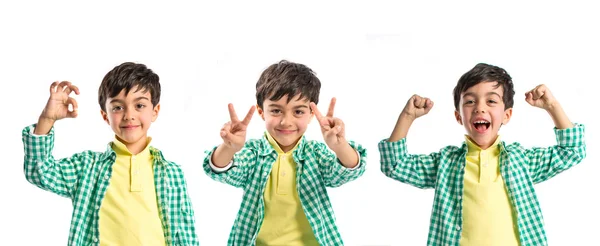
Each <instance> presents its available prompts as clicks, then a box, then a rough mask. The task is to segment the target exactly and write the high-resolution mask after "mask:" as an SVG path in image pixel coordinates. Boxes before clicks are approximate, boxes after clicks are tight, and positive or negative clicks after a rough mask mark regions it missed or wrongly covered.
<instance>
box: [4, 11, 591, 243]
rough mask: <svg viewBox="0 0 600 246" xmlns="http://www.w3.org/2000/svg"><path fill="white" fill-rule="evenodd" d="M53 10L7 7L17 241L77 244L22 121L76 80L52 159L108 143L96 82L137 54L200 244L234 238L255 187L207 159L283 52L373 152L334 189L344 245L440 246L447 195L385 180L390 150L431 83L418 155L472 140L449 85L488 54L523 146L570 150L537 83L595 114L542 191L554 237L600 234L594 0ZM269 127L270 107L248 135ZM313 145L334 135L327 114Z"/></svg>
mask: <svg viewBox="0 0 600 246" xmlns="http://www.w3.org/2000/svg"><path fill="white" fill-rule="evenodd" d="M49 2H50V1H49ZM49 2H48V3H47V2H42V1H39V2H37V3H31V2H21V3H18V4H14V3H11V4H9V3H7V2H4V1H3V2H2V3H1V4H0V78H1V81H2V84H3V86H2V88H3V90H2V97H0V100H1V105H2V115H1V116H0V117H1V118H0V119H1V123H0V124H1V127H0V133H1V135H0V137H1V140H2V141H1V144H2V146H1V148H0V149H1V153H2V164H3V165H2V166H3V168H2V169H1V171H0V189H1V190H0V191H1V194H2V195H1V198H0V199H1V202H0V213H1V216H0V218H1V219H0V223H1V224H2V226H3V229H2V230H0V235H1V236H0V238H2V243H0V244H2V245H65V244H66V242H67V237H68V230H69V225H70V220H71V211H72V209H71V202H70V200H68V199H65V198H61V197H59V196H57V195H54V194H51V193H49V192H46V191H43V190H41V189H38V188H36V187H35V186H33V185H31V184H29V183H28V182H27V181H26V180H25V177H24V175H23V164H22V163H23V147H22V142H21V130H22V129H23V127H25V126H27V125H29V124H32V123H35V122H36V120H37V117H38V116H39V114H40V112H41V110H42V109H43V107H44V105H45V102H46V100H47V98H48V96H49V94H48V88H49V85H50V83H52V82H53V81H55V80H69V81H71V82H73V83H74V84H76V85H77V86H79V88H80V89H81V95H80V96H77V97H76V99H77V100H78V102H79V113H80V114H79V117H78V118H77V119H66V120H62V121H60V122H58V123H57V124H56V143H55V146H56V148H55V151H54V155H55V157H66V156H69V155H71V154H74V153H76V152H80V151H83V150H88V149H92V150H98V151H102V150H104V148H105V146H106V143H108V141H110V140H112V137H113V134H112V132H111V130H110V127H109V126H108V125H107V124H106V123H104V122H103V121H102V119H101V116H100V113H99V112H100V108H99V105H98V103H97V91H98V86H99V85H100V82H101V80H102V78H103V76H104V75H105V74H106V73H107V72H108V71H109V70H110V69H112V68H113V67H114V66H116V65H118V64H120V63H122V62H125V61H134V62H141V63H144V64H146V65H148V66H149V67H150V68H151V69H153V70H154V71H155V72H156V73H157V74H158V75H159V76H160V79H161V80H160V81H161V84H162V87H163V90H162V93H163V96H162V98H161V104H162V108H161V109H162V110H161V112H160V116H159V118H158V120H157V121H156V123H154V124H153V126H152V128H151V129H150V132H149V135H151V136H152V137H153V138H154V140H153V145H154V146H156V147H158V148H160V149H161V150H163V152H164V153H165V156H166V158H167V159H169V160H173V161H175V162H177V163H179V164H181V165H182V166H183V168H184V170H185V173H186V178H187V181H188V186H189V191H190V193H191V197H192V202H193V206H194V209H195V212H196V219H197V226H198V235H199V238H200V240H201V244H203V245H225V244H226V240H227V237H228V234H229V231H230V229H231V226H232V224H233V221H234V218H235V215H236V213H237V210H238V207H239V203H240V201H241V196H242V190H239V189H235V188H233V187H229V186H226V185H224V184H220V183H217V182H215V181H212V180H210V179H209V178H208V177H207V176H206V174H205V173H204V172H203V171H202V168H201V162H202V159H203V157H204V155H203V151H204V150H206V149H209V148H211V147H212V146H214V145H217V144H219V143H220V138H219V136H218V132H219V129H220V127H221V125H222V124H223V123H225V122H226V121H227V120H228V112H227V103H229V102H232V103H234V105H235V107H236V109H237V111H238V112H239V113H240V114H243V113H245V112H247V111H246V110H247V109H248V108H249V107H250V106H251V105H253V104H254V103H255V97H254V93H255V87H254V86H255V83H256V81H257V80H258V77H259V75H260V73H261V72H262V70H263V69H265V68H266V67H267V66H268V65H270V64H272V63H275V62H277V61H279V60H281V59H289V60H291V61H294V62H299V63H303V64H306V65H308V66H309V67H310V68H312V69H313V70H314V71H315V72H316V73H317V75H318V76H319V78H320V79H321V81H322V90H321V102H322V103H321V104H320V108H321V109H322V111H325V110H326V108H327V104H328V102H329V100H330V98H331V97H333V96H335V97H337V98H338V104H337V107H336V115H337V117H340V118H341V119H342V120H344V121H345V123H346V126H347V135H348V136H349V138H350V139H353V140H355V141H357V142H359V143H362V144H363V145H364V146H365V147H366V148H367V149H368V164H367V165H368V166H367V171H366V173H365V175H364V176H363V177H361V178H359V179H358V180H356V181H354V182H351V183H348V184H347V185H344V186H342V187H340V188H335V189H329V195H330V197H331V200H332V203H333V207H334V210H335V213H336V217H337V224H338V226H339V229H340V231H341V234H342V236H343V238H344V240H345V243H346V244H347V245H424V244H425V243H426V240H427V232H428V228H429V216H430V211H431V204H432V200H433V190H420V189H417V188H413V187H411V186H408V185H405V184H402V183H399V182H397V181H394V180H391V179H389V178H387V177H385V176H384V175H383V174H382V173H381V172H380V171H379V153H378V150H377V143H378V141H380V140H381V139H383V138H387V137H388V136H389V134H390V133H391V130H392V128H393V126H394V124H395V122H396V118H397V116H398V113H399V112H400V111H401V110H402V108H403V107H404V105H405V102H406V100H407V99H408V98H409V97H410V96H411V95H412V94H415V93H417V94H420V95H423V96H427V97H430V98H432V99H433V100H434V102H435V106H434V108H433V110H432V111H431V112H430V113H429V115H427V116H425V117H422V118H420V119H418V120H417V121H416V122H415V123H414V124H413V127H412V128H411V131H410V133H409V135H408V139H409V151H410V152H412V153H429V152H433V151H437V150H439V149H440V148H442V147H444V146H446V145H458V144H460V143H461V141H462V140H463V135H464V133H465V132H464V128H462V126H460V125H459V124H457V123H456V122H455V120H454V116H453V115H454V114H453V101H452V89H453V88H454V86H455V84H456V81H457V80H458V78H459V77H460V76H461V75H462V74H463V73H465V72H466V71H468V70H469V69H471V68H472V67H473V66H474V65H475V64H476V63H478V62H486V63H490V64H494V65H498V66H501V67H503V68H505V69H506V70H507V71H508V72H509V73H510V74H511V75H512V77H513V80H514V83H515V90H516V96H515V106H514V111H513V112H514V113H513V118H512V120H511V122H510V123H509V124H508V125H507V126H505V127H504V128H503V129H502V130H501V132H500V133H501V135H502V138H503V140H505V141H507V142H513V141H519V142H521V143H522V144H523V145H525V146H526V147H533V146H548V145H553V144H554V143H555V140H554V134H553V131H552V128H553V123H552V120H551V119H550V117H549V116H548V115H547V114H546V113H545V112H544V111H543V110H541V109H537V108H533V107H531V106H529V105H528V104H527V103H526V102H525V101H524V98H525V97H524V93H525V92H526V91H527V90H529V89H531V88H533V87H535V86H536V85H538V84H540V83H545V84H547V85H548V87H549V88H550V89H551V90H552V91H553V93H554V94H555V96H556V97H557V98H558V99H559V100H560V102H561V103H562V104H563V107H564V109H565V110H566V112H567V114H568V116H569V117H570V119H571V120H572V121H573V122H580V123H584V124H586V138H587V149H588V157H587V158H586V159H585V160H584V161H583V162H582V163H581V165H579V166H576V167H574V168H573V169H571V170H568V171H566V172H564V173H562V174H560V175H558V176H557V177H555V178H553V179H551V180H549V181H547V182H545V183H542V184H540V185H538V186H537V187H536V188H537V194H538V197H539V200H540V202H541V206H542V210H543V213H544V218H545V224H546V229H547V234H548V238H549V242H550V244H551V245H590V244H595V243H597V242H598V234H597V233H598V229H600V226H598V223H599V222H600V212H599V211H598V210H599V207H600V202H598V199H597V197H598V194H599V193H598V187H599V184H598V175H599V171H600V169H599V168H598V165H597V164H598V161H599V160H598V154H597V153H598V151H599V149H598V127H599V126H600V124H599V120H598V108H597V105H598V100H597V98H598V93H597V90H596V89H592V87H595V88H598V84H599V82H600V81H599V79H598V72H599V67H600V66H599V65H600V62H599V61H598V57H600V49H599V48H598V47H599V44H600V38H599V35H598V34H599V31H598V30H599V27H598V23H600V15H599V14H598V10H599V8H598V7H596V5H595V4H592V3H585V2H577V1H569V3H568V4H563V3H553V2H546V1H543V2H542V1H539V2H535V3H534V2H527V3H525V2H522V3H509V2H506V1H502V2H501V1H496V2H494V3H484V2H479V1H477V2H475V1H473V2H460V3H458V2H456V1H452V3H445V2H442V1H440V2H432V1H421V2H420V3H418V4H408V3H394V4H393V2H375V1H368V2H369V3H361V4H355V3H348V2H335V3H309V2H306V1H298V2H295V3H289V2H288V3H281V2H256V1H249V2H248V3H245V2H229V1H219V3H203V4H198V3H195V4H191V3H183V2H180V3H176V2H171V3H169V4H166V3H165V4H155V3H144V2H129V1H127V2H114V3H109V2H106V1H103V2H102V3H94V4H90V3H80V2H75V1H73V2H56V1H52V3H49ZM250 2H251V3H250ZM365 2H366V1H365ZM590 2H591V1H590ZM263 131H264V123H263V121H262V120H261V119H260V118H259V117H258V116H255V117H254V118H253V120H252V122H251V127H250V130H249V137H259V136H260V135H261V134H262V132H263ZM307 137H308V138H310V139H318V140H322V136H321V135H320V132H319V130H318V126H317V125H316V124H315V123H314V122H313V123H311V126H310V127H309V130H308V132H307Z"/></svg>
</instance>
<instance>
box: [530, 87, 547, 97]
mask: <svg viewBox="0 0 600 246" xmlns="http://www.w3.org/2000/svg"><path fill="white" fill-rule="evenodd" d="M545 92H546V90H545V89H544V88H543V87H537V88H536V89H535V90H534V91H533V99H534V100H538V99H540V98H542V97H543V96H544V94H545Z"/></svg>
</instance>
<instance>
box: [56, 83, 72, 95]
mask: <svg viewBox="0 0 600 246" xmlns="http://www.w3.org/2000/svg"><path fill="white" fill-rule="evenodd" d="M71 86H72V85H71V82H69V81H62V82H60V84H58V90H57V92H61V91H62V92H66V93H67V95H68V94H69V93H71Z"/></svg>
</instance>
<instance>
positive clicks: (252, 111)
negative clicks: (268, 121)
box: [242, 106, 256, 125]
mask: <svg viewBox="0 0 600 246" xmlns="http://www.w3.org/2000/svg"><path fill="white" fill-rule="evenodd" d="M254 110H256V106H252V107H251V108H250V110H248V114H246V117H244V120H243V121H242V123H244V124H245V125H248V124H249V123H250V120H251V119H252V116H254Z"/></svg>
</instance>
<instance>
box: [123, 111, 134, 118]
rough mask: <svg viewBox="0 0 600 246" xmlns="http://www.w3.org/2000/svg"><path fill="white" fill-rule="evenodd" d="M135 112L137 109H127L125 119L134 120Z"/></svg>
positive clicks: (124, 114)
mask: <svg viewBox="0 0 600 246" xmlns="http://www.w3.org/2000/svg"><path fill="white" fill-rule="evenodd" d="M134 113H135V110H131V109H125V112H124V113H123V120H134V119H135V116H134Z"/></svg>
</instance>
